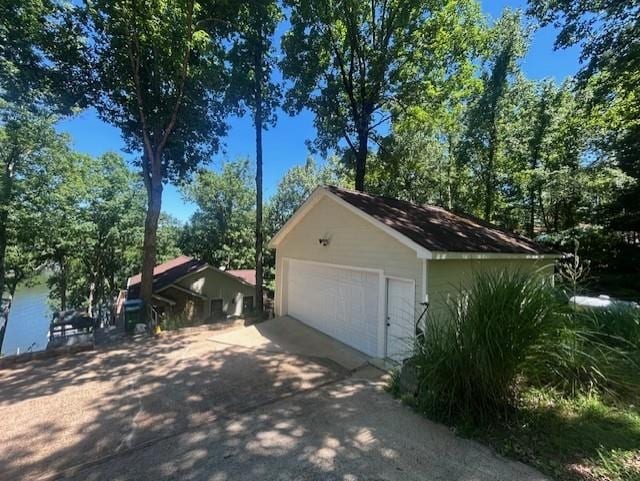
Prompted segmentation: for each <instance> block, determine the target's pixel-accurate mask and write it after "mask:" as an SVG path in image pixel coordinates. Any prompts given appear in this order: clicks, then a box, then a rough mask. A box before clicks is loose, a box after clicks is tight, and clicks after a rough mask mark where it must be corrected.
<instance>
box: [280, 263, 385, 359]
mask: <svg viewBox="0 0 640 481" xmlns="http://www.w3.org/2000/svg"><path fill="white" fill-rule="evenodd" d="M379 279H380V278H379V275H378V274H376V273H374V272H369V271H362V270H357V269H345V268H338V267H333V266H327V265H322V264H311V263H306V262H300V261H293V260H290V261H289V272H288V281H287V295H286V299H287V311H288V314H289V315H291V316H293V317H295V318H296V319H299V320H300V321H302V322H304V323H305V324H308V325H310V326H311V327H313V328H315V329H318V330H319V331H322V332H324V333H325V334H328V335H330V336H332V337H335V338H336V339H338V340H340V341H342V342H344V343H345V344H349V345H350V346H353V347H355V348H356V349H358V350H360V351H362V352H365V353H366V354H369V355H372V356H375V355H377V350H378V327H379V326H378V324H379V323H378V319H379V317H378V296H379V294H378V292H379V289H378V286H379Z"/></svg>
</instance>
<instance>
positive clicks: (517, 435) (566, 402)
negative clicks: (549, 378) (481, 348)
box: [462, 389, 640, 481]
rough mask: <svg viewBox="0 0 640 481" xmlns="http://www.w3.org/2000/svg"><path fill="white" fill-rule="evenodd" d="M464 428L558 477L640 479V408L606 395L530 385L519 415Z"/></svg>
mask: <svg viewBox="0 0 640 481" xmlns="http://www.w3.org/2000/svg"><path fill="white" fill-rule="evenodd" d="M462 433H463V434H466V435H468V436H470V437H474V438H477V439H480V440H482V441H484V442H486V443H488V444H490V445H492V446H493V447H495V448H496V450H497V451H498V452H500V453H501V454H503V455H505V456H508V457H511V458H514V459H517V460H519V461H523V462H525V463H527V464H530V465H532V466H535V467H536V468H538V469H540V470H541V471H542V472H544V473H546V474H548V475H550V476H553V477H554V478H555V479H558V480H563V481H564V480H566V481H572V480H598V481H606V480H612V481H632V480H633V481H637V480H639V479H640V411H639V410H638V407H637V406H634V405H631V404H622V403H615V402H613V401H610V400H609V401H608V400H606V399H604V398H603V397H601V396H598V395H595V394H592V395H578V396H575V397H570V398H569V397H565V396H563V395H561V394H560V393H558V392H555V391H549V390H540V389H529V390H526V391H524V392H523V393H522V395H521V397H520V399H519V402H518V406H517V410H516V413H515V415H514V416H513V417H512V418H510V419H509V420H508V421H506V422H503V423H499V424H495V425H492V426H488V427H484V428H482V429H480V428H477V429H475V430H468V429H467V430H465V429H464V428H462Z"/></svg>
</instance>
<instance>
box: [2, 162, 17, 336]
mask: <svg viewBox="0 0 640 481" xmlns="http://www.w3.org/2000/svg"><path fill="white" fill-rule="evenodd" d="M14 167H15V162H14V161H13V160H11V159H9V160H8V161H7V162H6V163H5V165H4V169H3V170H2V184H0V299H1V298H2V295H3V294H4V285H5V270H4V269H5V265H4V264H5V256H6V252H7V227H8V226H7V224H8V223H9V208H10V205H11V197H12V195H13V176H14ZM1 347H2V344H0V348H1Z"/></svg>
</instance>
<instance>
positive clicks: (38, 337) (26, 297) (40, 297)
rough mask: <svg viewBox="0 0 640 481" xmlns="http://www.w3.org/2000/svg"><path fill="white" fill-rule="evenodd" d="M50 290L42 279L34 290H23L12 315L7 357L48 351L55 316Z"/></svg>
mask: <svg viewBox="0 0 640 481" xmlns="http://www.w3.org/2000/svg"><path fill="white" fill-rule="evenodd" d="M48 297H49V288H48V287H47V281H46V277H45V276H42V277H40V278H38V279H37V282H36V283H35V284H34V285H32V286H19V287H18V289H17V290H16V295H15V296H14V298H13V303H12V305H11V311H10V312H9V324H8V326H7V332H6V333H5V337H4V343H3V345H2V354H3V355H5V356H8V355H11V354H16V352H17V351H18V350H20V352H25V351H28V350H29V349H31V350H32V351H41V350H43V349H45V348H46V347H47V334H48V332H49V323H50V322H51V316H52V312H51V309H50V308H49V299H48Z"/></svg>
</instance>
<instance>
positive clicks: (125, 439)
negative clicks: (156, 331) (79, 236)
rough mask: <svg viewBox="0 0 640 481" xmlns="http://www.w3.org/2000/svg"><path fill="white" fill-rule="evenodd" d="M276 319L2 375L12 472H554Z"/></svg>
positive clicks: (453, 476)
mask: <svg viewBox="0 0 640 481" xmlns="http://www.w3.org/2000/svg"><path fill="white" fill-rule="evenodd" d="M269 322H273V321H268V323H265V324H264V325H261V326H258V327H254V326H251V327H248V328H240V329H239V330H234V331H233V332H220V333H213V334H212V333H211V332H206V331H199V332H193V333H188V332H187V333H183V334H180V335H168V336H164V337H161V338H160V339H149V340H145V341H141V342H137V343H128V344H123V345H121V346H116V347H111V348H108V349H107V348H103V349H99V350H97V351H91V352H85V353H80V354H77V355H75V356H73V357H66V358H62V357H61V358H54V359H48V360H42V361H33V362H30V363H27V364H23V365H17V366H15V367H14V368H11V369H5V370H1V371H0V446H1V449H0V479H1V480H7V481H9V480H12V481H13V480H26V479H58V478H65V479H77V480H78V481H80V480H110V481H116V480H123V481H124V480H159V479H176V480H178V479H179V480H216V481H217V480H227V479H229V480H230V479H238V480H254V479H255V480H256V481H258V480H261V481H263V480H392V479H398V480H413V479H415V480H426V479H433V480H440V479H442V480H469V481H471V480H498V479H504V480H512V479H518V480H538V479H544V478H543V477H542V475H540V474H538V473H537V472H536V471H534V470H532V469H530V468H527V467H526V466H524V465H521V464H518V463H514V462H511V461H508V460H505V459H502V458H500V457H498V456H496V455H495V454H494V453H493V452H491V451H490V450H489V449H487V448H485V447H483V446H481V445H479V444H477V443H474V442H471V441H467V440H463V439H460V438H457V437H455V436H454V435H453V434H452V433H451V432H450V431H449V430H448V429H446V428H445V427H443V426H440V425H437V424H434V423H430V422H429V421H427V420H425V419H423V418H422V417H420V416H418V415H416V414H415V413H413V412H411V411H410V410H409V409H408V408H407V407H405V406H403V405H401V404H400V403H399V402H397V401H396V400H394V399H393V398H392V397H391V396H389V395H388V394H387V393H385V392H384V390H383V388H382V387H383V381H382V380H381V379H382V376H383V373H382V372H381V371H378V370H377V369H375V368H373V367H365V366H362V367H360V368H356V369H353V367H352V365H349V363H345V362H342V361H343V360H344V358H345V356H344V352H342V351H344V349H342V348H340V347H339V346H338V347H337V348H336V346H335V341H331V340H328V338H326V337H325V336H322V335H319V334H318V337H317V339H315V338H313V337H312V336H313V334H309V332H307V331H305V329H308V328H305V327H303V326H301V327H300V328H299V329H298V328H296V327H295V325H293V327H291V326H290V325H288V324H287V325H286V329H283V327H282V325H278V323H277V321H276V322H274V323H273V324H269ZM291 322H293V321H291ZM242 329H246V331H242ZM296 329H298V331H297V332H292V331H296ZM274 332H275V333H276V334H273V333H274ZM272 334H273V335H272ZM261 336H262V337H264V338H265V342H263V343H261V342H256V341H255V340H256V339H259V338H260V337H261ZM282 336H284V337H285V338H286V337H287V336H288V339H285V338H283V337H282ZM310 336H311V337H312V338H310ZM296 338H297V339H304V340H305V341H304V342H309V343H310V344H311V345H313V346H314V352H313V355H310V356H306V355H304V354H301V353H300V352H296V351H305V350H306V349H305V348H304V346H302V347H301V348H300V349H295V348H292V347H291V346H295V345H296V344H295V342H294V341H295V339H296ZM234 340H239V341H242V340H248V341H247V342H238V343H237V344H234V343H233V341H234ZM299 342H302V341H299ZM322 343H326V349H325V350H324V352H326V353H327V357H323V356H320V355H318V354H322V352H323V348H322V346H323V344H322ZM338 344H339V343H338ZM336 349H337V350H338V351H340V350H342V351H340V352H341V356H342V357H340V356H337V357H336V356H333V355H332V353H334V352H336ZM345 352H346V351H345Z"/></svg>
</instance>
